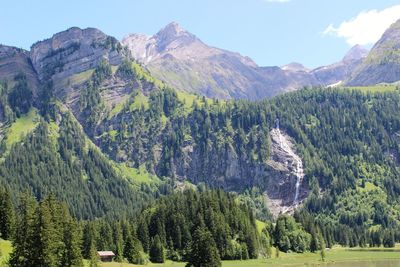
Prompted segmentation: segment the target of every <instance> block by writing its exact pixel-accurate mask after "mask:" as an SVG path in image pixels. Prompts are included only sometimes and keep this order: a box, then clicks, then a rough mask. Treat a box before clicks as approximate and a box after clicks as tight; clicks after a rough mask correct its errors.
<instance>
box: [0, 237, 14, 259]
mask: <svg viewBox="0 0 400 267" xmlns="http://www.w3.org/2000/svg"><path fill="white" fill-rule="evenodd" d="M11 251H12V246H11V242H10V241H6V240H3V239H0V266H6V264H5V263H6V261H7V259H8V257H9V255H10V253H11Z"/></svg>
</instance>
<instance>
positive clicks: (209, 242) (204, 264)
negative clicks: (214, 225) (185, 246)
mask: <svg viewBox="0 0 400 267" xmlns="http://www.w3.org/2000/svg"><path fill="white" fill-rule="evenodd" d="M187 266H190V267H220V266H221V259H220V256H219V253H218V249H217V246H216V244H215V241H214V239H213V237H212V235H211V233H210V232H209V231H208V230H206V229H205V228H198V229H197V230H196V231H195V232H194V236H193V240H192V245H191V249H190V254H189V262H188V264H187Z"/></svg>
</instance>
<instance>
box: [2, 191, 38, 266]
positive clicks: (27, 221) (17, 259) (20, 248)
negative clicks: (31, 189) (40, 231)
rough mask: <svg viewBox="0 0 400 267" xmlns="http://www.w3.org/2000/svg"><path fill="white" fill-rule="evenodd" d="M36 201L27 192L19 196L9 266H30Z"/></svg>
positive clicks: (33, 247)
mask: <svg viewBox="0 0 400 267" xmlns="http://www.w3.org/2000/svg"><path fill="white" fill-rule="evenodd" d="M36 207H37V203H36V201H35V200H34V199H33V197H32V196H31V195H30V194H29V193H24V194H22V195H21V197H20V204H19V206H18V219H17V221H16V230H15V237H14V240H13V252H12V253H11V255H10V260H9V266H10V267H30V266H32V262H33V261H34V258H35V257H36V255H35V254H34V253H35V247H36V244H35V241H34V234H35V229H34V225H35V210H36Z"/></svg>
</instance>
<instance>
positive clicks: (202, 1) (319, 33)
mask: <svg viewBox="0 0 400 267" xmlns="http://www.w3.org/2000/svg"><path fill="white" fill-rule="evenodd" d="M0 8H1V16H0V25H1V28H0V43H2V44H7V45H13V46H17V47H22V48H26V49H29V47H30V45H31V44H32V43H34V42H35V41H38V40H42V39H45V38H48V37H50V36H51V35H53V34H54V33H56V32H59V31H62V30H65V29H67V28H69V27H72V26H78V27H81V28H84V27H96V28H99V29H101V30H102V31H104V32H105V33H107V34H109V35H113V36H115V37H117V38H118V39H121V38H122V37H123V36H124V35H126V34H128V33H134V32H141V33H146V34H149V35H150V34H154V33H156V32H157V31H158V30H159V29H160V28H162V27H163V26H165V25H166V24H168V23H169V22H171V21H176V22H178V23H179V24H181V25H182V26H183V27H184V28H186V29H187V30H188V31H190V32H192V33H194V34H195V35H197V36H198V37H199V38H200V39H202V40H203V41H204V42H205V43H207V44H209V45H212V46H216V47H220V48H224V49H228V50H232V51H235V52H239V53H241V54H242V55H245V56H249V57H251V58H252V59H253V60H254V61H256V63H258V64H259V65H261V66H271V65H278V66H280V65H283V64H286V63H289V62H292V61H296V62H301V63H303V64H304V65H305V66H307V67H317V66H320V65H324V64H329V63H332V62H335V61H338V60H340V59H341V58H342V57H343V55H344V54H345V53H346V51H347V50H348V49H349V48H350V47H351V45H352V44H354V43H356V42H363V43H364V45H366V46H371V43H372V42H373V41H375V39H377V38H379V37H376V36H379V35H381V33H382V31H383V27H387V26H386V25H387V24H388V23H389V24H390V23H391V22H392V21H393V20H395V18H397V14H398V18H400V6H399V1H398V0H396V1H395V0H379V1H378V0H336V1H331V0H141V1H139V0H130V1H129V0H113V1H103V0H97V1H95V0H68V1H61V0H51V1H50V0H41V1H32V0H18V1H2V3H1V7H0Z"/></svg>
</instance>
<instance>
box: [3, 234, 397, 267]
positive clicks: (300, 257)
mask: <svg viewBox="0 0 400 267" xmlns="http://www.w3.org/2000/svg"><path fill="white" fill-rule="evenodd" d="M11 250H12V248H11V244H10V242H8V241H4V240H0V252H1V255H2V256H0V266H1V267H3V266H6V265H5V260H6V258H7V256H8V254H9V253H10V252H11ZM379 260H398V262H397V263H396V264H397V265H384V266H398V265H400V244H397V245H396V247H395V248H393V249H385V248H371V249H370V248H366V249H361V248H360V249H357V248H354V249H348V248H342V247H334V248H332V249H330V250H327V251H326V259H325V263H340V262H368V261H379ZM321 264H322V265H323V263H322V262H321V260H320V254H319V253H303V254H298V253H282V252H281V253H280V255H279V258H276V257H275V255H274V256H273V258H271V259H257V260H246V261H223V262H222V267H231V266H232V267H261V266H310V265H312V266H315V265H317V266H318V265H321ZM100 266H101V267H140V266H143V265H134V264H128V263H118V262H110V263H101V264H100ZM145 266H159V267H168V266H171V267H184V266H185V263H183V262H172V261H167V262H166V263H164V264H148V265H145ZM343 266H344V265H343ZM346 266H348V265H346ZM360 266H364V264H362V265H360ZM365 266H367V264H365Z"/></svg>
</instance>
